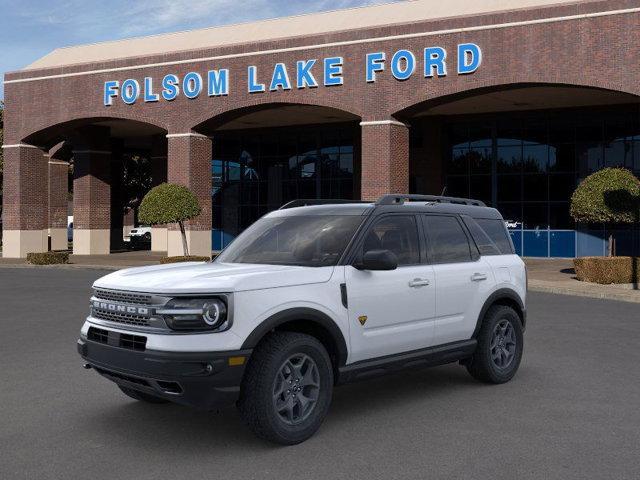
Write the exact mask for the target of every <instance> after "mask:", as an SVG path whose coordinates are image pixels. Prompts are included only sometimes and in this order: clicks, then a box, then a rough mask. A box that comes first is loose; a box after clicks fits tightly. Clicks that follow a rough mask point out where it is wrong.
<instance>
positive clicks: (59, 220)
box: [49, 149, 69, 250]
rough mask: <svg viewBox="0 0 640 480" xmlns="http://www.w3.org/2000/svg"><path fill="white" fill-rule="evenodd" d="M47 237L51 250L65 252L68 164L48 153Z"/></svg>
mask: <svg viewBox="0 0 640 480" xmlns="http://www.w3.org/2000/svg"><path fill="white" fill-rule="evenodd" d="M49 154H50V156H49V237H50V238H51V250H67V248H68V239H67V202H68V200H67V195H68V192H69V164H68V163H67V162H65V161H63V160H60V159H58V158H56V155H55V152H54V151H53V149H52V150H51V151H49Z"/></svg>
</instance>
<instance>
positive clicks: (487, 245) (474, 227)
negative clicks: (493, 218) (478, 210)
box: [462, 216, 501, 255]
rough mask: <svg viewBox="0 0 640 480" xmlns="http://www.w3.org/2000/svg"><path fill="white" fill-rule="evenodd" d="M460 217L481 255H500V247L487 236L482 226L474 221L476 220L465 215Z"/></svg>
mask: <svg viewBox="0 0 640 480" xmlns="http://www.w3.org/2000/svg"><path fill="white" fill-rule="evenodd" d="M462 219H463V221H464V223H465V225H466V226H467V228H468V229H469V232H470V233H471V236H472V237H473V241H474V242H475V243H476V245H477V246H478V250H479V251H480V254H481V255H500V253H501V252H500V249H499V248H498V247H497V245H496V244H495V243H494V241H493V240H492V239H491V238H489V235H487V233H486V232H485V231H484V230H483V229H482V227H481V226H480V225H478V224H477V223H476V220H474V219H473V218H471V217H467V216H463V217H462Z"/></svg>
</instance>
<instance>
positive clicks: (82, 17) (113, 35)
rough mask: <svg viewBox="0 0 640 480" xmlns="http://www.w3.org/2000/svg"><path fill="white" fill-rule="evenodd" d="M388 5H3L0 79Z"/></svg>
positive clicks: (71, 1)
mask: <svg viewBox="0 0 640 480" xmlns="http://www.w3.org/2000/svg"><path fill="white" fill-rule="evenodd" d="M389 1H392V0H308V1H300V0H288V1H287V0H197V1H194V0H110V1H108V2H107V1H104V0H100V1H97V0H66V1H55V0H0V75H2V77H4V72H10V71H13V70H19V69H21V68H23V67H25V66H27V65H29V64H30V63H32V62H33V61H35V60H37V59H38V58H40V57H42V56H44V55H46V54H47V53H49V52H51V51H52V50H54V49H56V48H59V47H68V46H72V45H81V44H85V43H95V42H102V41H105V40H118V39H122V38H129V37H138V36H144V35H151V34H155V33H166V32H176V31H181V30H192V29H196V28H203V27H211V26H216V25H228V24H231V23H239V22H247V21H252V20H261V19H265V18H274V17H283V16H288V15H298V14H302V13H311V12H320V11H326V10H336V9H340V8H349V7H357V6H363V5H373V4H378V3H388V2H389ZM3 98H4V88H3V85H2V84H0V99H3Z"/></svg>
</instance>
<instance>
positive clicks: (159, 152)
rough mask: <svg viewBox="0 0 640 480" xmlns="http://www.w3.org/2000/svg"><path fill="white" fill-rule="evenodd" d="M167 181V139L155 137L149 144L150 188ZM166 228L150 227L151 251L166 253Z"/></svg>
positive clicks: (162, 226)
mask: <svg viewBox="0 0 640 480" xmlns="http://www.w3.org/2000/svg"><path fill="white" fill-rule="evenodd" d="M166 181H167V138H165V136H164V135H156V136H154V137H153V139H152V143H151V186H152V187H156V186H158V185H160V184H161V183H164V182H166ZM167 235H168V231H167V226H166V225H157V226H153V227H151V251H152V252H166V251H167Z"/></svg>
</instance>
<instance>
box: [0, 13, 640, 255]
mask: <svg viewBox="0 0 640 480" xmlns="http://www.w3.org/2000/svg"><path fill="white" fill-rule="evenodd" d="M639 32H640V6H639V4H638V2H637V1H636V0H603V1H576V0H568V1H567V0H475V1H469V0H447V1H440V2H437V1H432V0H416V1H407V2H400V3H392V4H384V5H377V6H371V7H364V8H356V9H349V10H340V11H332V12H326V13H317V14H310V15H301V16H295V17H288V18H280V19H274V20H266V21H259V22H253V23H246V24H238V25H230V26H223V27H215V28H208V29H202V30H193V31H187V32H179V33H173V34H162V35H155V36H150V37H143V38H134V39H129V40H119V41H112V42H105V43H99V44H92V45H83V46H77V47H69V48H61V49H57V50H54V51H53V52H51V53H50V54H48V55H46V56H45V57H43V58H41V59H39V60H37V61H36V62H34V63H33V64H31V65H29V66H28V67H26V68H25V69H23V70H19V71H15V72H11V73H7V74H6V75H5V80H4V83H5V102H6V110H5V132H4V145H3V147H2V148H3V149H4V162H5V165H4V190H3V229H4V232H3V249H2V254H3V256H5V257H24V256H26V254H27V253H28V252H40V251H46V250H47V249H48V248H51V249H66V248H67V234H66V227H67V195H68V194H67V192H68V178H67V172H68V166H69V162H72V165H73V216H74V232H73V251H74V253H76V254H87V255H88V254H107V253H109V252H110V251H111V250H112V249H114V248H115V246H116V245H117V244H118V243H119V242H121V239H122V227H123V224H122V223H123V220H122V212H123V207H124V206H123V205H122V204H121V195H120V194H119V192H120V189H122V188H123V186H122V179H123V161H122V158H123V156H124V155H131V154H135V155H141V156H144V157H146V158H148V159H149V161H150V162H151V184H152V185H155V184H159V183H162V182H170V183H178V184H182V185H185V186H187V187H189V188H190V189H191V190H192V191H193V192H194V193H195V194H196V196H197V198H198V201H199V202H200V204H201V207H202V214H201V215H200V216H199V217H198V218H196V219H194V220H192V221H190V222H188V225H187V227H186V228H187V237H188V242H189V245H190V248H191V252H192V253H195V254H208V253H209V252H211V250H212V249H213V250H219V249H221V248H223V247H224V246H225V245H226V244H227V243H229V242H230V241H231V240H232V239H233V238H234V237H235V236H236V235H238V233H239V232H241V231H242V230H243V229H244V228H246V227H247V226H248V225H249V224H251V223H252V222H253V221H255V220H256V219H257V218H259V217H260V216H261V215H263V214H265V213H266V212H268V211H270V210H273V209H276V208H278V207H279V206H281V205H282V204H283V203H285V202H287V201H289V200H292V199H296V198H313V199H325V198H326V199H365V200H372V199H376V198H378V197H379V196H381V195H382V194H385V193H389V192H393V193H396V192H403V193H406V192H409V193H423V194H440V193H441V192H443V191H445V192H446V194H447V195H450V196H461V197H472V198H476V199H479V200H482V201H484V202H486V203H487V204H488V205H492V206H494V207H496V208H498V209H499V210H500V211H501V212H502V214H503V216H504V218H505V219H506V220H508V226H509V228H510V231H511V234H512V238H513V241H514V244H515V246H516V249H517V251H518V253H520V254H522V255H525V256H539V257H574V256H581V255H599V254H603V253H604V251H605V243H606V242H605V239H606V237H607V235H608V232H607V231H606V228H605V226H599V225H576V224H575V223H574V222H573V221H572V219H571V217H570V215H569V200H570V196H571V193H572V192H573V190H574V189H575V187H576V185H577V184H578V182H579V181H580V180H581V179H583V178H584V177H586V176H587V175H589V174H590V173H592V172H594V171H597V170H598V169H601V168H604V167H607V166H621V167H627V168H629V169H631V170H634V171H635V172H636V173H639V172H640V103H639V98H640V97H638V95H640V61H639V60H640V33H639ZM621 228H622V227H621ZM179 235H180V233H179V231H178V230H177V228H176V227H175V226H173V225H169V226H166V227H155V228H154V229H153V233H152V237H153V238H152V249H153V250H158V251H168V253H169V255H176V254H181V252H182V247H181V242H180V240H179ZM636 236H637V232H636ZM616 238H617V239H618V250H619V253H620V252H623V251H624V249H625V248H630V245H631V244H632V242H633V241H634V240H633V239H634V232H633V230H632V229H629V230H621V231H620V232H618V233H617V236H616Z"/></svg>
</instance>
